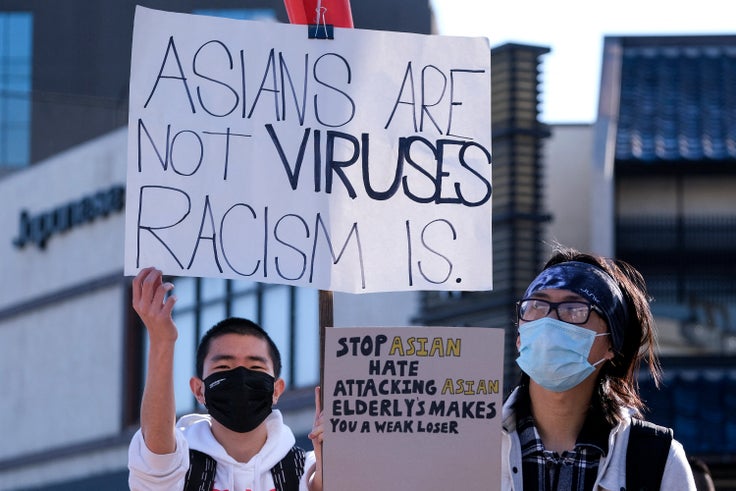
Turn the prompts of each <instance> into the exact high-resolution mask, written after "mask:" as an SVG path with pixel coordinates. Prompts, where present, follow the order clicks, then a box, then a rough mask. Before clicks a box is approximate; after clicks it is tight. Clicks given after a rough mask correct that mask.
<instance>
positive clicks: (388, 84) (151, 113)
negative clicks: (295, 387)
mask: <svg viewBox="0 0 736 491" xmlns="http://www.w3.org/2000/svg"><path fill="white" fill-rule="evenodd" d="M334 36H335V39H334V40H319V39H308V38H307V27H306V26H299V25H290V24H279V23H268V22H253V21H240V20H230V19H221V18H215V17H207V16H197V15H187V14H176V13H168V12H161V11H156V10H151V9H147V8H143V7H137V8H136V15H135V26H134V34H133V46H132V63H131V78H130V114H129V136H128V180H127V194H126V225H125V226H126V239H125V240H126V242H125V273H126V274H127V275H133V274H135V273H136V272H137V271H138V270H140V269H141V268H143V267H146V266H156V267H158V268H160V269H162V270H163V271H164V272H165V273H166V274H171V275H177V276H202V277H221V278H235V279H249V280H253V281H260V282H266V283H281V284H290V285H295V286H310V287H314V288H320V289H326V290H335V291H344V292H350V293H363V292H378V291H402V290H489V289H491V285H492V271H491V263H492V258H491V194H492V186H491V123H490V121H491V110H490V97H491V94H490V86H491V84H490V80H491V79H490V77H491V73H490V48H489V45H488V41H487V40H486V39H484V38H461V37H444V36H425V35H417V34H406V33H388V32H380V31H368V30H359V29H339V28H336V29H335V34H334Z"/></svg>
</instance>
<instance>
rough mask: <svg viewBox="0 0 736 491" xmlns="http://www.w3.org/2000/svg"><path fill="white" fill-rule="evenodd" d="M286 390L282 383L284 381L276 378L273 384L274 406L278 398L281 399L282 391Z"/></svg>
mask: <svg viewBox="0 0 736 491" xmlns="http://www.w3.org/2000/svg"><path fill="white" fill-rule="evenodd" d="M285 389H286V382H284V379H282V378H278V379H276V381H275V382H274V383H273V403H274V404H276V403H277V402H279V397H281V394H283V393H284V390H285Z"/></svg>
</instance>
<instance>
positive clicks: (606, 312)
mask: <svg viewBox="0 0 736 491" xmlns="http://www.w3.org/2000/svg"><path fill="white" fill-rule="evenodd" d="M550 289H551V290H570V291H571V292H573V293H576V294H578V295H580V296H581V297H583V298H585V299H586V300H587V301H588V302H590V303H592V304H593V305H595V306H596V307H598V308H599V309H601V310H602V311H603V316H604V317H605V320H606V323H607V324H608V329H609V330H610V331H611V341H612V343H613V348H614V349H615V350H616V351H619V352H620V351H621V347H622V346H623V344H624V328H625V326H626V318H627V312H626V302H625V301H624V296H623V294H622V293H621V289H620V288H619V287H618V284H617V283H616V281H615V280H614V279H613V278H611V276H610V275H609V274H608V273H606V272H605V271H603V270H602V269H600V268H598V267H596V266H593V265H592V264H588V263H583V262H579V261H568V262H564V263H559V264H555V265H554V266H550V267H549V268H547V269H545V270H544V271H542V272H541V273H539V275H538V276H537V277H536V278H535V279H534V281H532V282H531V284H530V285H529V287H528V288H527V289H526V291H525V292H524V297H523V298H528V297H530V296H531V295H532V294H534V292H537V291H540V290H550Z"/></svg>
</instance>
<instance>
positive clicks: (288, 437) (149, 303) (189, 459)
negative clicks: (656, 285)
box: [128, 268, 322, 491]
mask: <svg viewBox="0 0 736 491" xmlns="http://www.w3.org/2000/svg"><path fill="white" fill-rule="evenodd" d="M173 287H174V286H173V285H172V284H171V283H164V282H163V281H162V273H161V271H159V270H157V269H154V268H146V269H143V270H141V271H140V273H138V275H137V276H136V278H135V280H134V281H133V307H134V308H135V310H136V312H137V313H138V315H139V316H140V317H141V319H142V320H143V322H144V324H145V325H146V329H147V331H148V336H149V340H150V350H149V358H148V372H147V376H146V385H145V389H144V391H143V400H142V402H141V429H140V430H139V431H138V432H137V433H136V434H135V435H134V437H133V440H132V441H131V444H130V449H129V462H128V466H129V468H130V477H129V485H130V489H131V490H134V491H137V490H162V491H163V490H165V491H174V490H182V489H183V490H189V489H208V490H209V489H212V490H229V491H274V490H276V491H291V490H295V491H296V490H299V491H322V472H321V460H322V458H321V443H322V426H321V419H320V417H319V416H320V406H319V397H317V401H316V404H317V414H316V416H315V426H314V429H313V431H312V433H310V435H309V437H310V438H311V439H312V441H313V442H314V447H315V449H316V451H315V452H307V453H305V452H304V451H303V450H301V449H298V448H296V447H294V443H295V439H294V435H293V433H292V431H291V429H290V428H289V427H288V426H286V425H285V424H284V422H283V420H282V417H281V413H280V412H279V411H278V410H273V409H272V405H273V404H275V403H276V402H277V401H278V398H279V396H280V395H281V394H282V393H283V391H284V386H285V385H284V380H283V379H281V378H280V377H279V373H280V371H281V357H280V354H279V352H278V349H277V347H276V346H275V344H274V343H273V341H272V340H271V338H270V337H269V336H268V334H267V333H266V332H265V331H264V330H263V329H262V328H261V327H260V326H258V325H257V324H254V323H252V322H250V321H248V320H246V319H239V318H230V319H225V320H224V321H222V322H220V323H218V324H217V325H215V326H214V327H213V328H212V329H211V330H210V331H208V333H207V334H205V336H204V337H203V338H202V340H201V341H200V346H199V348H198V350H197V376H196V377H192V378H191V380H190V388H191V390H192V393H193V394H194V396H195V397H196V398H197V401H199V402H200V403H201V404H203V405H204V406H205V407H207V409H208V412H209V415H202V414H189V415H186V416H184V417H182V418H181V419H180V420H179V421H178V422H176V424H175V417H176V411H175V403H174V383H173V371H174V345H175V342H176V339H177V337H178V332H177V328H176V325H175V324H174V321H173V319H172V316H171V312H172V310H173V308H174V304H175V303H176V297H174V296H168V298H167V293H168V292H170V291H171V290H172V289H173Z"/></svg>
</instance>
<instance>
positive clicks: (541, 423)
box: [502, 248, 695, 491]
mask: <svg viewBox="0 0 736 491" xmlns="http://www.w3.org/2000/svg"><path fill="white" fill-rule="evenodd" d="M517 316H518V328H519V329H518V337H517V341H516V344H517V347H518V349H519V357H518V358H517V360H516V361H517V364H518V365H519V367H520V368H521V369H522V378H521V383H520V384H519V386H518V387H517V388H515V389H514V391H513V392H512V394H511V395H510V396H509V398H508V399H507V400H506V402H505V404H504V408H503V433H504V436H503V466H502V479H503V485H502V489H504V490H515V491H522V490H524V491H529V490H533V491H552V490H554V491H557V490H565V491H592V490H610V491H624V490H625V489H626V482H627V480H626V455H627V447H628V443H629V434H630V433H631V425H632V418H643V415H642V411H643V409H644V408H645V405H644V402H643V401H642V399H641V398H640V396H639V393H638V384H637V381H636V378H637V372H638V369H639V366H640V364H641V361H642V360H643V359H644V358H646V359H647V361H648V365H649V371H650V373H651V376H652V377H654V380H655V381H659V379H660V367H659V363H658V361H657V357H656V353H655V351H654V350H655V346H654V331H653V329H654V326H653V319H652V314H651V311H650V309H649V299H648V297H647V293H646V287H645V283H644V280H643V278H642V276H641V274H640V273H639V272H638V271H637V270H636V269H634V268H633V267H632V266H631V265H629V264H627V263H625V262H623V261H620V260H611V259H606V258H602V257H599V256H593V255H588V254H583V253H580V252H578V251H575V250H572V249H565V248H558V249H557V250H556V251H555V253H554V254H553V256H552V257H551V258H550V259H549V261H548V262H547V264H546V265H545V267H544V269H543V270H542V272H541V273H540V274H539V275H538V276H537V277H536V278H535V279H534V280H533V281H532V282H531V284H530V285H529V287H528V288H527V290H526V292H524V295H523V297H522V299H521V300H520V301H519V302H518V304H517ZM661 489H663V490H667V491H670V490H693V491H694V490H695V484H694V481H693V477H692V473H691V471H690V467H689V465H688V462H687V458H686V456H685V452H684V449H683V447H682V445H681V444H680V443H679V442H677V441H676V440H672V442H671V444H670V446H669V453H668V454H667V456H666V465H665V467H664V473H663V475H662V481H661Z"/></svg>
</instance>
